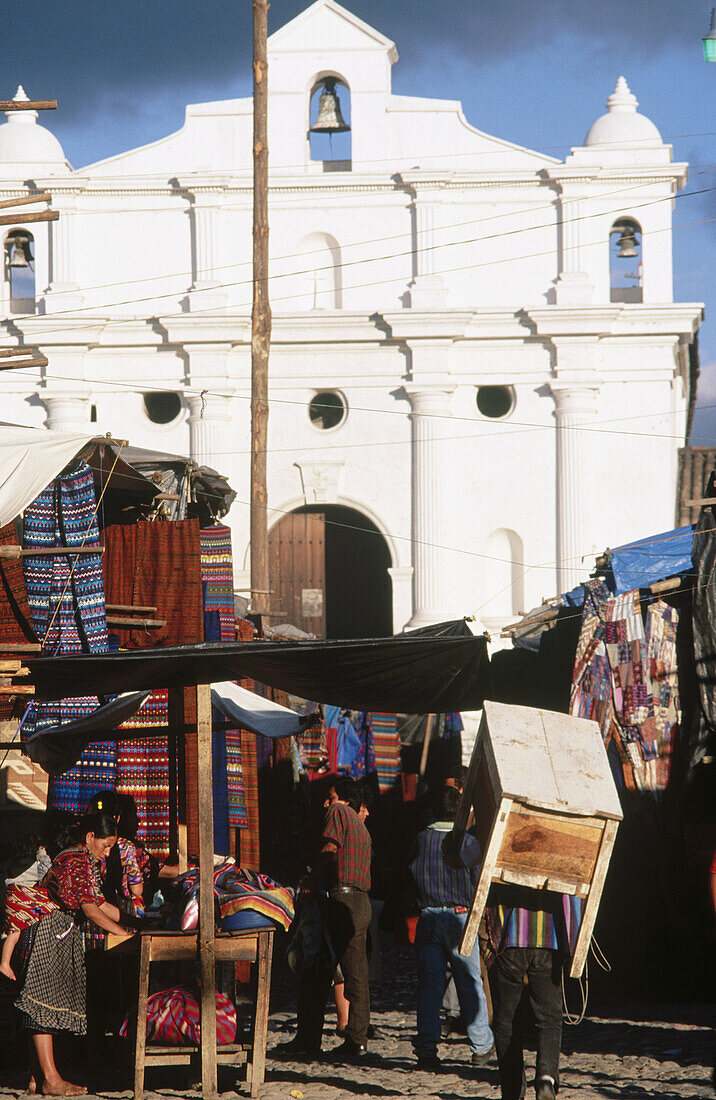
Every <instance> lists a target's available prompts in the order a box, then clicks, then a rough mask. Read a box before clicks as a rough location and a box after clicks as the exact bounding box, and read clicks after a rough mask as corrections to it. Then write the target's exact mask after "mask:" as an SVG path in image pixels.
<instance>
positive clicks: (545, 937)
mask: <svg viewBox="0 0 716 1100" xmlns="http://www.w3.org/2000/svg"><path fill="white" fill-rule="evenodd" d="M461 844H462V835H461V834H460V832H459V831H453V832H452V833H451V834H449V837H448V838H446V843H445V847H444V855H445V858H446V860H447V862H448V865H449V866H450V867H456V866H459V865H460V864H463V865H465V866H469V865H471V864H472V866H473V867H474V869H475V870H479V867H476V866H475V865H474V863H472V861H471V859H470V857H469V855H468V853H467V852H466V851H465V846H464V844H462V850H461V851H460V845H461ZM458 852H460V854H459V855H458V854H457V853H458ZM581 916H582V901H581V899H579V898H576V897H571V896H569V895H567V894H555V893H551V892H550V891H547V890H532V889H530V888H529V887H526V886H507V885H500V884H493V886H492V887H491V888H490V893H489V896H488V903H487V909H486V910H485V921H486V925H487V937H488V943H489V947H490V952H491V960H490V992H491V993H492V1008H493V1021H492V1026H493V1029H494V1033H495V1049H496V1051H497V1062H498V1065H499V1067H500V1086H501V1091H502V1100H522V1097H524V1095H525V1090H526V1087H527V1082H526V1078H525V1069H524V1054H523V1050H522V1044H521V1042H520V1039H519V1035H518V1034H517V1025H516V1020H515V1017H516V1014H517V1007H518V1005H519V1003H520V998H521V997H522V993H523V992H524V988H525V981H526V983H527V988H528V992H529V998H530V1004H531V1006H532V1012H533V1015H534V1020H535V1025H536V1029H537V1067H536V1074H535V1098H536V1100H555V1094H556V1092H557V1090H558V1089H559V1055H560V1048H561V1045H562V967H563V965H564V960H565V959H566V958H568V957H569V956H571V955H573V954H574V947H575V944H576V940H577V933H578V932H579V924H580V921H581Z"/></svg>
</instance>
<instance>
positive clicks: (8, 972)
mask: <svg viewBox="0 0 716 1100" xmlns="http://www.w3.org/2000/svg"><path fill="white" fill-rule="evenodd" d="M0 974H4V975H5V977H6V978H9V979H10V981H11V982H16V981H17V977H16V976H15V971H14V970H13V968H12V967H11V966H10V963H0Z"/></svg>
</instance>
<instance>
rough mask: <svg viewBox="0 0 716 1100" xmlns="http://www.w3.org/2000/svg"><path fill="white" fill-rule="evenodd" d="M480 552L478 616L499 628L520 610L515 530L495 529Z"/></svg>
mask: <svg viewBox="0 0 716 1100" xmlns="http://www.w3.org/2000/svg"><path fill="white" fill-rule="evenodd" d="M482 552H483V554H484V555H485V557H484V559H483V560H482V562H481V564H480V571H481V573H482V577H483V584H484V588H483V593H484V594H483V598H482V600H481V603H482V608H481V610H480V617H481V618H482V620H483V621H484V622H485V624H486V625H487V624H489V625H490V626H492V625H493V624H495V623H499V624H500V625H502V624H504V622H505V621H506V620H507V619H510V618H514V617H515V616H516V615H520V614H521V613H522V612H523V611H524V572H525V567H524V544H523V542H522V539H521V538H520V536H519V535H518V534H517V532H516V531H512V530H510V529H509V528H507V527H499V528H498V529H497V530H496V531H493V532H492V534H491V535H490V536H489V537H488V538H487V540H486V542H485V546H484V549H483V551H482Z"/></svg>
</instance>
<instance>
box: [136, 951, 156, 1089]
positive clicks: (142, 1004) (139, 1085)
mask: <svg viewBox="0 0 716 1100" xmlns="http://www.w3.org/2000/svg"><path fill="white" fill-rule="evenodd" d="M151 959H152V937H151V936H142V942H141V945H140V952H139V992H138V996H137V1030H136V1038H135V1041H134V1100H143V1097H144V1055H145V1052H146V1048H147V1001H148V999H149V964H150V962H151Z"/></svg>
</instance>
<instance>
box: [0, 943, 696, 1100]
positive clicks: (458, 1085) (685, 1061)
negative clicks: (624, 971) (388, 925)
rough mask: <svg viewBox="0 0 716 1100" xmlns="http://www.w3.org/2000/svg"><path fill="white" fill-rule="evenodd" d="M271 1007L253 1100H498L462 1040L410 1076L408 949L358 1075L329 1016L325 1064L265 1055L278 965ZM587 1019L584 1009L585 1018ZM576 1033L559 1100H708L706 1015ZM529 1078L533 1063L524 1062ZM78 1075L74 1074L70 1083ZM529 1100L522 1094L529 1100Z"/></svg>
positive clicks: (388, 987)
mask: <svg viewBox="0 0 716 1100" xmlns="http://www.w3.org/2000/svg"><path fill="white" fill-rule="evenodd" d="M277 962H278V965H277V970H276V981H275V989H274V993H275V998H274V1000H275V1001H276V1002H277V1003H276V1004H275V1007H274V1006H273V1005H272V1013H271V1020H270V1032H269V1051H268V1054H269V1057H268V1061H267V1075H266V1084H265V1085H264V1087H263V1089H262V1092H261V1100H354V1098H356V1097H372V1098H377V1100H382V1098H384V1097H386V1098H390V1097H401V1096H408V1097H420V1098H421V1100H431V1098H438V1097H440V1098H441V1100H460V1098H461V1097H474V1098H482V1097H484V1098H490V1100H499V1084H498V1075H497V1068H496V1065H494V1064H493V1065H490V1066H488V1067H486V1068H484V1069H473V1068H472V1066H471V1065H470V1051H469V1047H468V1045H467V1043H466V1041H465V1040H464V1039H460V1038H458V1039H451V1040H450V1042H446V1043H443V1044H442V1045H441V1048H440V1056H441V1059H442V1067H441V1069H440V1071H439V1072H436V1073H433V1072H427V1071H422V1070H418V1068H417V1065H416V1062H415V1058H414V1055H413V1052H412V1046H411V1039H412V1036H413V1034H414V1028H415V1014H414V1003H415V984H414V983H415V976H414V959H413V955H412V951H411V949H410V948H409V947H408V946H395V945H393V946H390V947H388V948H387V949H386V951H384V953H383V978H382V981H381V982H380V984H379V985H378V986H377V987H376V988H375V989H374V991H373V1023H374V1024H375V1026H376V1027H378V1028H379V1031H380V1037H379V1038H377V1039H376V1040H375V1041H374V1042H372V1043H371V1044H370V1046H371V1058H370V1062H369V1063H368V1064H366V1065H358V1066H353V1065H345V1064H338V1063H336V1062H335V1061H332V1060H331V1058H330V1053H331V1050H335V1048H336V1047H338V1046H339V1045H340V1040H339V1039H338V1038H337V1037H336V1036H335V1035H334V1034H333V1026H334V1023H333V1021H334V1017H332V1015H331V1013H330V1011H329V1013H328V1016H327V1021H328V1025H329V1026H328V1027H327V1029H326V1034H325V1036H324V1048H325V1054H326V1056H325V1057H324V1059H323V1060H321V1061H319V1062H312V1063H302V1062H297V1061H287V1060H285V1059H283V1058H281V1059H279V1058H274V1057H271V1048H272V1047H273V1046H275V1045H276V1044H277V1043H279V1042H283V1041H285V1040H286V1039H288V1038H290V1037H291V1036H292V1035H293V1032H294V1013H293V1007H292V1004H291V1000H292V990H291V986H290V982H289V981H287V979H286V975H285V973H283V972H282V968H281V963H280V959H279V960H277ZM589 1011H590V1010H589V1009H588V1012H589ZM591 1013H592V1014H590V1015H588V1016H587V1017H586V1018H585V1019H584V1020H583V1021H582V1022H581V1023H580V1024H578V1025H577V1026H569V1025H565V1029H564V1039H563V1044H562V1047H563V1057H562V1087H561V1089H560V1093H559V1098H560V1100H644V1098H647V1097H664V1098H671V1100H697V1098H701V1097H704V1098H705V1097H710V1096H712V1095H713V1090H712V1087H711V1068H712V1066H713V1057H714V1030H713V1027H714V1023H715V1022H716V1020H715V1018H714V1012H713V1011H711V1010H709V1008H708V1007H707V1006H701V1005H697V1006H683V1005H681V1006H653V1005H652V1006H650V1007H649V1008H644V1007H641V1008H639V1007H638V1006H637V1007H633V1006H632V1007H629V1008H628V1009H627V1008H626V1007H622V1008H621V1010H620V1011H619V1013H615V1012H609V1013H606V1014H605V1013H601V1014H596V1012H595V1011H594V1009H592V1010H591ZM527 1066H528V1076H529V1072H530V1071H532V1072H534V1053H533V1052H528V1053H527ZM219 1072H220V1077H219V1087H220V1091H221V1092H222V1094H223V1095H224V1097H226V1100H228V1098H229V1097H236V1096H237V1094H238V1095H239V1096H241V1097H246V1096H247V1090H246V1088H245V1086H244V1085H243V1084H242V1083H241V1082H240V1081H237V1078H236V1073H235V1071H232V1070H231V1068H230V1067H223V1066H222V1067H220V1070H219ZM77 1076H78V1075H77V1074H75V1077H77ZM130 1080H131V1077H130V1072H129V1066H128V1065H127V1067H126V1069H123V1070H122V1071H121V1072H118V1073H109V1072H108V1071H105V1072H100V1073H99V1074H98V1076H97V1077H96V1078H95V1079H94V1081H92V1080H91V1081H90V1084H91V1085H92V1087H93V1088H94V1093H93V1095H96V1096H100V1097H102V1098H106V1100H124V1098H128V1097H130V1096H131V1091H130V1087H129V1086H130ZM23 1084H24V1077H23V1075H22V1074H20V1073H18V1072H17V1071H15V1072H14V1073H7V1072H1V1073H0V1096H7V1097H18V1096H21V1095H22V1093H23ZM188 1084H189V1080H188V1071H187V1069H186V1068H182V1067H176V1068H172V1069H168V1068H165V1067H154V1068H149V1069H148V1070H147V1093H146V1096H147V1100H159V1098H160V1097H179V1096H181V1097H183V1096H186V1097H191V1098H192V1100H196V1096H197V1094H196V1092H192V1091H191V1090H189V1088H188ZM533 1095H534V1094H533V1093H531V1092H530V1091H529V1090H528V1093H527V1098H528V1100H530V1096H533Z"/></svg>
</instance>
